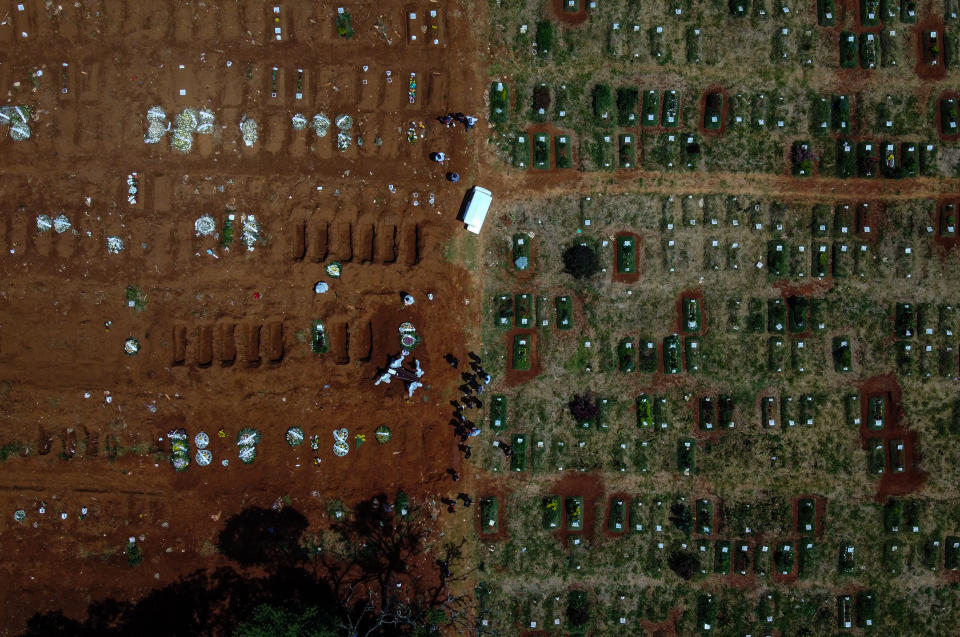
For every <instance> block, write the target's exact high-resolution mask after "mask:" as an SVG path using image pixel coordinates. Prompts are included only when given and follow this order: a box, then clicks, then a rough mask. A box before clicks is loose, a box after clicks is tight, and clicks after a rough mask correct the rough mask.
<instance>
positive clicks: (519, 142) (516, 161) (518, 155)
mask: <svg viewBox="0 0 960 637" xmlns="http://www.w3.org/2000/svg"><path fill="white" fill-rule="evenodd" d="M529 166H530V135H528V134H527V133H520V134H519V135H517V139H516V141H514V143H513V167H514V168H520V169H523V170H526V169H527V168H528V167H529Z"/></svg>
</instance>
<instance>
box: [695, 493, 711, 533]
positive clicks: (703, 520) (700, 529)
mask: <svg viewBox="0 0 960 637" xmlns="http://www.w3.org/2000/svg"><path fill="white" fill-rule="evenodd" d="M694 529H695V530H696V532H697V533H699V534H700V535H713V502H712V501H711V500H708V499H701V500H697V502H696V505H695V506H694Z"/></svg>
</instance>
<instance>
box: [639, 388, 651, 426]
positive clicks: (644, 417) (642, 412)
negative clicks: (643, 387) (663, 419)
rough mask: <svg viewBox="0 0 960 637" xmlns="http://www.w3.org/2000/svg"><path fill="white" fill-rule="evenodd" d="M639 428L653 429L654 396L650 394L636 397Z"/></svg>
mask: <svg viewBox="0 0 960 637" xmlns="http://www.w3.org/2000/svg"><path fill="white" fill-rule="evenodd" d="M636 408H637V428H638V429H653V427H654V418H653V398H652V397H651V396H650V394H640V395H639V396H637V399H636Z"/></svg>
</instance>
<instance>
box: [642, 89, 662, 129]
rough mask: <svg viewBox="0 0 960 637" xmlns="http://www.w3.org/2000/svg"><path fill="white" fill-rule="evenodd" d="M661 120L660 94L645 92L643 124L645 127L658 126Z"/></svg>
mask: <svg viewBox="0 0 960 637" xmlns="http://www.w3.org/2000/svg"><path fill="white" fill-rule="evenodd" d="M659 119H660V93H658V92H657V91H644V92H643V108H642V113H641V124H643V125H644V126H656V125H657V122H658V121H659Z"/></svg>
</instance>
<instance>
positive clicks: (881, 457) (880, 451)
mask: <svg viewBox="0 0 960 637" xmlns="http://www.w3.org/2000/svg"><path fill="white" fill-rule="evenodd" d="M886 469H887V452H886V447H884V444H883V439H882V438H868V439H867V472H868V473H871V474H873V475H880V474H882V473H884V471H886Z"/></svg>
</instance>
